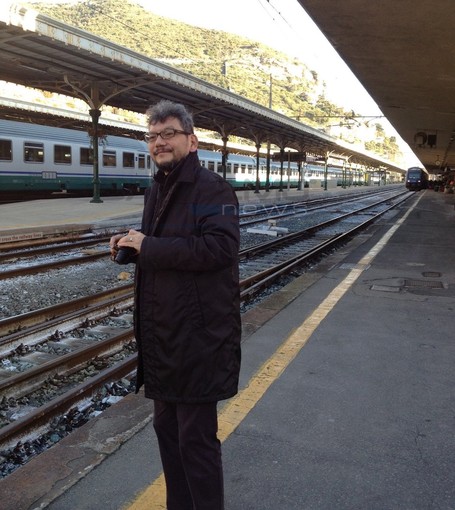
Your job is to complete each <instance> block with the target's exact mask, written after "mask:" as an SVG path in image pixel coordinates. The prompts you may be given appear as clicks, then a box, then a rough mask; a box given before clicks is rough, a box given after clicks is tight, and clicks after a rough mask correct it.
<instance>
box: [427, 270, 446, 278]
mask: <svg viewBox="0 0 455 510" xmlns="http://www.w3.org/2000/svg"><path fill="white" fill-rule="evenodd" d="M422 276H425V278H441V276H442V273H439V272H438V271H425V272H424V273H422Z"/></svg>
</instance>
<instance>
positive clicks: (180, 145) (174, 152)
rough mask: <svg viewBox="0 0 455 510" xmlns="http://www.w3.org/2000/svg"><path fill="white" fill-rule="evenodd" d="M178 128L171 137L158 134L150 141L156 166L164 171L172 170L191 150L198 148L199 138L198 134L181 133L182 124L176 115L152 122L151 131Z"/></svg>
mask: <svg viewBox="0 0 455 510" xmlns="http://www.w3.org/2000/svg"><path fill="white" fill-rule="evenodd" d="M169 128H173V129H176V130H177V131H179V132H177V133H175V135H174V136H172V137H171V138H165V139H163V138H162V137H161V136H158V137H157V138H156V139H155V140H153V141H150V142H149V143H148V146H149V151H150V155H151V156H152V159H153V161H155V163H156V166H157V167H158V168H160V169H162V170H164V171H171V170H172V169H173V168H175V166H176V165H177V164H178V163H179V161H181V160H182V159H183V158H185V157H186V156H188V154H189V153H190V152H194V151H195V150H196V149H197V144H198V140H197V137H196V135H193V134H185V133H181V132H180V131H183V128H182V125H181V123H180V121H179V120H178V119H176V118H175V117H168V118H167V119H166V120H165V121H164V122H157V123H156V124H150V126H149V133H150V134H156V133H161V132H163V131H165V132H166V130H167V129H169Z"/></svg>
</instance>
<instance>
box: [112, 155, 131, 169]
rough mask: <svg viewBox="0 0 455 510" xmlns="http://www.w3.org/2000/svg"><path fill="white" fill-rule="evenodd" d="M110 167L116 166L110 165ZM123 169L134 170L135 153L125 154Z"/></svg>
mask: <svg viewBox="0 0 455 510" xmlns="http://www.w3.org/2000/svg"><path fill="white" fill-rule="evenodd" d="M109 166H115V164H114V165H109ZM123 167H124V168H134V153H133V152H124V153H123Z"/></svg>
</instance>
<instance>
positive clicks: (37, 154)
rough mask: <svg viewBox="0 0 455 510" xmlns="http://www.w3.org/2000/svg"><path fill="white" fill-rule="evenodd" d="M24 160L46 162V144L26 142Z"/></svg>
mask: <svg viewBox="0 0 455 510" xmlns="http://www.w3.org/2000/svg"><path fill="white" fill-rule="evenodd" d="M24 161H29V162H30V163H44V144H42V143H36V142H24Z"/></svg>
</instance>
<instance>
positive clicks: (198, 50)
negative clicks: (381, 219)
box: [28, 0, 397, 155]
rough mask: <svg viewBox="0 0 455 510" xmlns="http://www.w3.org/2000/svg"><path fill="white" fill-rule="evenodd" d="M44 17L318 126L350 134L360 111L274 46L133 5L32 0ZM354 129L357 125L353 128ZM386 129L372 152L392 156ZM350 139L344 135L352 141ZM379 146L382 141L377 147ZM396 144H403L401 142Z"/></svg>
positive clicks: (120, 0) (115, 0) (113, 0)
mask: <svg viewBox="0 0 455 510" xmlns="http://www.w3.org/2000/svg"><path fill="white" fill-rule="evenodd" d="M28 5H30V6H31V7H33V8H34V9H36V10H38V11H39V12H41V13H43V14H46V15H48V16H51V17H53V18H56V19H59V20H61V21H63V22H65V23H67V24H70V25H73V26H76V27H78V28H80V29H83V30H86V31H88V32H91V33H94V34H96V35H98V36H99V37H102V38H105V39H108V40H110V41H113V42H115V43H117V44H120V45H122V46H124V47H127V48H129V49H131V50H134V51H136V52H139V53H142V54H144V55H147V56H148V57H151V58H154V59H157V60H159V61H161V62H165V63H167V64H169V65H172V66H175V67H178V68H179V69H182V70H184V71H186V72H188V73H191V74H193V75H194V76H197V77H198V78H201V79H203V80H206V81H208V82H210V83H213V84H216V85H219V86H221V87H224V88H227V89H229V90H231V91H233V92H235V93H237V94H240V95H242V96H244V97H246V98H248V99H250V100H252V101H255V102H257V103H259V104H261V105H264V106H271V107H272V108H273V109H274V110H276V111H278V112H281V113H283V114H285V115H287V116H289V117H292V118H295V119H297V120H300V121H301V122H304V123H305V124H307V125H311V126H313V127H318V128H321V127H325V126H328V125H330V124H334V119H336V120H335V122H339V119H344V120H343V122H344V123H345V124H346V127H347V128H348V130H347V131H346V130H342V132H343V131H344V132H347V137H349V138H354V139H353V140H349V141H354V142H359V140H358V139H357V140H356V139H355V137H353V131H349V128H352V127H353V124H352V123H351V122H350V121H349V119H352V117H353V115H355V112H346V111H345V110H343V108H340V107H339V106H337V105H335V104H333V103H332V102H330V101H328V100H327V99H326V97H325V84H324V83H323V82H321V81H320V79H319V76H318V74H317V73H316V72H315V71H313V70H311V69H309V68H308V66H307V65H306V64H305V63H303V62H300V61H299V60H297V59H292V58H290V57H288V56H287V55H285V54H283V53H280V52H278V51H276V50H274V49H272V48H270V47H268V46H266V45H263V44H261V43H258V42H255V41H251V40H249V39H247V38H243V37H240V36H237V35H233V34H229V33H226V32H222V31H217V30H208V29H204V28H198V27H194V26H191V25H188V24H185V23H181V22H178V21H175V20H172V19H168V18H163V17H160V16H157V15H155V14H153V13H151V12H149V11H147V10H145V9H143V8H142V7H140V6H138V5H136V4H134V3H133V2H131V1H130V0H89V1H87V0H86V1H81V2H79V3H77V4H59V5H55V4H54V5H52V4H45V3H39V2H29V3H28ZM351 124H352V125H351ZM378 127H379V130H378V129H377V130H376V132H373V134H372V136H373V137H374V140H373V141H369V142H367V143H369V147H370V148H371V147H374V148H375V150H376V152H377V151H378V150H379V153H384V152H385V150H384V148H383V147H382V146H383V145H384V144H386V145H387V150H386V152H387V153H388V154H389V155H390V154H391V153H394V152H395V151H396V150H397V148H396V147H394V146H393V143H394V140H392V139H387V137H385V138H383V140H380V141H378V140H377V138H378V131H379V133H380V134H381V137H382V136H383V134H384V133H383V130H382V128H380V126H378ZM347 137H346V138H345V137H344V136H343V135H342V138H345V139H347ZM373 142H374V143H373ZM395 145H396V144H395Z"/></svg>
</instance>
